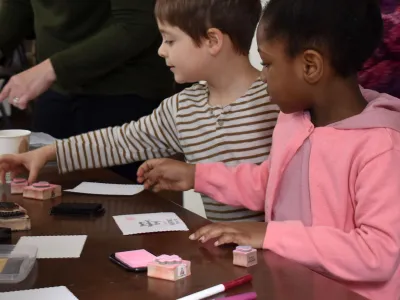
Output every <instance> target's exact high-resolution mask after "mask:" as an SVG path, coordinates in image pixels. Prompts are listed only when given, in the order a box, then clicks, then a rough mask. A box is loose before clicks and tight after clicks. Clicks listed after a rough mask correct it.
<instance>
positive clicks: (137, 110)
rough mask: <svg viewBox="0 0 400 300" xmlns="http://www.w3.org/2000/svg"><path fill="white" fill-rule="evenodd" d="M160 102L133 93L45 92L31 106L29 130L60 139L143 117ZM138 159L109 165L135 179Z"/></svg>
mask: <svg viewBox="0 0 400 300" xmlns="http://www.w3.org/2000/svg"><path fill="white" fill-rule="evenodd" d="M160 102H161V101H155V100H149V99H143V98H141V97H138V96H136V95H121V96H119V95H118V96H95V95H89V96H87V95H74V96H70V95H62V94H59V93H56V92H54V91H48V92H46V93H44V94H43V95H42V96H40V97H39V98H38V99H37V100H36V101H35V105H34V113H33V124H32V129H33V131H35V132H45V133H47V134H50V135H51V136H53V137H55V138H57V139H64V138H68V137H71V136H74V135H78V134H81V133H86V132H89V131H93V130H96V129H100V128H105V127H109V126H118V125H122V124H124V123H127V122H130V121H136V120H138V119H139V118H141V117H143V116H147V115H149V114H151V113H152V111H153V110H154V109H155V108H157V107H158V105H159V104H160ZM141 163H142V162H135V163H132V164H129V165H124V166H118V167H113V168H112V170H113V171H115V172H116V173H118V174H120V175H122V176H124V177H126V178H129V179H131V180H134V181H136V172H137V168H138V167H139V166H140V164H141Z"/></svg>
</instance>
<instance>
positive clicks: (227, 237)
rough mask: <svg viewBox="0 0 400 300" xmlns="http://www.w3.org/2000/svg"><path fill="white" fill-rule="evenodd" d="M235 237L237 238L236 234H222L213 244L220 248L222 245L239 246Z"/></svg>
mask: <svg viewBox="0 0 400 300" xmlns="http://www.w3.org/2000/svg"><path fill="white" fill-rule="evenodd" d="M236 237H237V234H236V233H231V232H226V233H223V234H222V235H221V236H220V237H219V238H218V240H217V241H216V242H215V243H214V246H221V245H224V244H232V243H235V244H239V243H238V241H237V239H236Z"/></svg>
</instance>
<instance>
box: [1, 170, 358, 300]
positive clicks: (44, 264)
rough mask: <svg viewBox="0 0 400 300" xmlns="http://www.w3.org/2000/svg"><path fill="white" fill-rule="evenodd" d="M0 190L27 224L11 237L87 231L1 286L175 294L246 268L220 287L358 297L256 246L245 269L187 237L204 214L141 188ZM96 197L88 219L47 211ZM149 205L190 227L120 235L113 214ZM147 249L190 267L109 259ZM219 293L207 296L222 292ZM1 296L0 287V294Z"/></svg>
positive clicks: (88, 294) (81, 176) (70, 180)
mask: <svg viewBox="0 0 400 300" xmlns="http://www.w3.org/2000/svg"><path fill="white" fill-rule="evenodd" d="M41 179H46V180H48V181H51V182H52V183H58V184H62V186H63V188H72V187H74V186H75V185H77V184H79V183H80V182H82V181H97V182H110V183H128V182H127V181H126V180H124V179H122V178H121V177H119V176H117V175H114V174H113V173H111V172H109V171H104V170H97V171H91V172H82V173H74V174H68V175H67V176H63V177H60V176H59V175H58V174H57V173H56V172H55V170H54V169H53V170H48V171H47V172H44V173H43V174H42V178H41ZM0 191H1V195H2V201H15V202H18V203H19V204H21V205H22V206H23V207H25V208H26V209H27V210H28V213H29V215H30V217H31V220H32V230H30V231H26V232H20V233H13V239H12V242H13V243H17V242H18V239H19V237H21V236H24V235H26V236H28V235H32V236H37V235H79V234H85V235H88V238H87V240H86V244H85V246H84V248H83V251H82V254H81V257H80V258H73V259H39V260H38V261H37V264H36V266H35V267H34V269H33V271H32V272H31V274H30V275H29V276H28V278H27V279H26V280H25V281H24V282H22V283H19V284H17V285H0V291H9V290H19V289H28V288H42V287H51V286H66V287H68V289H69V290H71V292H72V293H73V294H74V295H75V296H76V297H77V298H79V299H81V300H85V299H96V300H100V299H176V298H178V297H182V296H184V295H187V294H190V293H193V292H196V291H199V290H202V289H205V288H208V287H211V286H213V285H216V284H219V283H222V282H225V281H228V280H232V279H235V278H237V277H240V276H243V275H245V274H248V273H251V274H252V275H253V282H252V283H251V284H250V283H249V284H246V285H243V286H241V287H238V288H235V289H233V290H232V291H230V293H225V295H233V294H237V293H243V292H250V291H255V292H257V295H258V299H271V300H275V299H276V300H278V299H279V300H289V299H290V300H292V299H308V300H312V299H321V300H322V299H323V300H331V299H332V300H333V299H335V300H336V299H347V300H361V299H364V298H362V297H361V296H358V295H356V294H354V293H352V292H350V291H348V290H347V289H346V288H344V287H343V286H342V285H340V284H339V283H336V282H334V281H332V280H330V279H327V278H325V277H323V276H321V275H319V274H317V273H314V272H312V271H310V270H308V269H306V268H304V267H302V266H300V265H298V264H296V263H293V262H291V261H288V260H286V259H283V258H281V257H279V256H277V255H275V254H273V253H270V252H267V251H258V260H259V262H258V264H257V265H256V266H254V267H251V268H249V269H246V268H241V267H236V266H233V264H232V249H233V248H232V247H230V246H229V247H228V246H227V247H222V248H215V247H213V246H212V244H206V245H201V244H199V243H198V242H193V241H190V240H189V239H188V236H189V234H190V232H193V231H194V230H196V229H197V228H199V227H200V226H202V225H205V224H207V223H208V221H207V220H205V219H203V218H201V217H199V216H197V215H196V214H193V213H191V212H189V211H187V210H185V209H184V208H182V207H181V206H179V205H176V204H174V203H172V202H170V201H167V200H165V199H163V198H161V197H159V196H157V195H155V194H152V193H150V192H148V191H145V192H142V193H140V194H138V195H135V196H133V197H121V196H93V195H80V194H73V193H64V195H63V196H62V197H61V198H58V199H54V200H49V201H44V202H43V201H35V200H28V199H23V198H22V196H21V195H12V196H11V195H10V194H9V191H8V188H7V187H3V188H2V190H0ZM61 200H62V201H63V202H98V203H102V204H103V206H104V207H105V209H106V213H105V215H104V216H102V217H99V218H93V219H87V218H86V219H85V218H83V219H82V218H78V219H77V218H67V217H54V216H51V215H49V211H50V208H51V207H52V206H53V205H55V204H58V203H60V202H61ZM151 212H175V213H176V214H177V215H178V216H179V217H180V218H181V219H182V220H183V221H184V222H185V223H186V224H187V226H188V227H189V229H190V232H168V233H152V234H142V235H130V236H123V235H122V233H121V231H120V230H119V228H118V226H117V225H116V223H115V222H114V219H113V218H112V216H115V215H121V214H139V213H151ZM133 249H146V250H148V251H150V252H152V253H153V254H155V255H161V254H177V255H179V256H181V257H182V258H184V259H187V260H190V261H191V262H192V275H191V276H189V277H187V278H184V279H181V280H179V281H177V282H169V281H164V280H159V279H153V278H148V277H147V276H146V274H145V273H130V272H126V271H125V270H123V269H121V268H120V267H119V266H117V265H115V264H113V263H112V262H111V261H110V260H109V258H108V257H109V255H110V254H111V253H114V252H118V251H126V250H133ZM222 296H224V295H218V296H215V297H214V298H218V297H222ZM0 299H1V295H0Z"/></svg>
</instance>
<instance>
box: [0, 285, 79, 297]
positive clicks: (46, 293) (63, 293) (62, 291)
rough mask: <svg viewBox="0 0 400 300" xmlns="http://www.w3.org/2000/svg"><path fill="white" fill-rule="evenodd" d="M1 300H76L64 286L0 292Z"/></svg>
mask: <svg viewBox="0 0 400 300" xmlns="http://www.w3.org/2000/svg"><path fill="white" fill-rule="evenodd" d="M0 299H1V300H28V299H29V300H78V298H76V297H75V296H74V295H73V294H72V293H71V292H70V290H69V289H67V288H66V287H65V286H57V287H51V288H43V289H35V290H25V291H16V292H6V293H0Z"/></svg>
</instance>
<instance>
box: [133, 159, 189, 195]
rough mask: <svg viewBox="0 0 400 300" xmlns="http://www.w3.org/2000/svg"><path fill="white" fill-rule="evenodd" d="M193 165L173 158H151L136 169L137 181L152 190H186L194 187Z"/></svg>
mask: <svg viewBox="0 0 400 300" xmlns="http://www.w3.org/2000/svg"><path fill="white" fill-rule="evenodd" d="M195 169H196V167H195V165H190V164H187V163H184V162H181V161H177V160H173V159H167V158H162V159H151V160H148V161H146V162H145V163H144V164H142V165H141V166H140V168H139V170H138V173H137V176H138V179H137V180H138V182H139V183H143V185H144V187H145V188H146V189H151V190H152V191H154V192H159V191H161V190H170V191H187V190H190V189H192V188H193V187H194V176H195Z"/></svg>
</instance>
